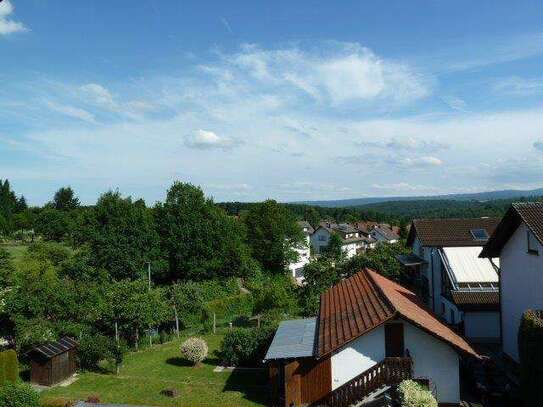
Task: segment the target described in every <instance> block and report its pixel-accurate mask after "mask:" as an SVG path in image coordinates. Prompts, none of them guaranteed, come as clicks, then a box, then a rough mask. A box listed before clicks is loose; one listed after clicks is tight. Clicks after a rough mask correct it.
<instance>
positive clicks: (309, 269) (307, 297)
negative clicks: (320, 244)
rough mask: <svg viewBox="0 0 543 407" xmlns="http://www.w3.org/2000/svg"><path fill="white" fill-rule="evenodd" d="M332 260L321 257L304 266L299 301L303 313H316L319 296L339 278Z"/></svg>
mask: <svg viewBox="0 0 543 407" xmlns="http://www.w3.org/2000/svg"><path fill="white" fill-rule="evenodd" d="M338 272H339V270H338V268H337V267H335V265H334V262H333V260H331V259H330V258H327V257H321V258H319V259H317V260H314V261H312V262H310V263H308V264H306V265H305V266H304V285H303V286H302V287H301V288H300V291H301V292H300V294H301V295H300V303H301V307H302V310H303V313H304V315H306V316H314V315H317V313H318V311H319V306H320V296H321V294H322V293H323V292H325V291H326V290H327V289H329V288H330V287H332V286H333V285H334V284H336V283H338V282H339V280H340V276H339V273H338Z"/></svg>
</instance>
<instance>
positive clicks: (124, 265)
mask: <svg viewBox="0 0 543 407" xmlns="http://www.w3.org/2000/svg"><path fill="white" fill-rule="evenodd" d="M76 240H77V241H78V242H85V243H87V244H88V246H89V248H90V250H91V252H92V265H93V266H95V267H96V268H99V269H105V270H108V271H109V273H110V275H111V277H112V278H114V279H116V280H122V279H125V278H129V279H137V278H139V277H141V276H142V275H143V273H144V270H145V264H146V263H147V262H148V261H151V262H153V261H156V260H157V258H158V256H159V251H158V240H159V239H158V235H157V233H156V230H155V226H154V221H153V216H152V213H151V210H150V209H148V208H146V207H145V205H144V204H143V203H142V202H141V201H136V202H132V199H131V198H130V197H128V198H122V197H121V195H120V194H119V193H118V192H107V193H105V194H103V195H102V196H101V197H100V198H99V199H98V202H97V204H96V206H95V207H94V209H92V210H90V211H87V212H85V213H84V215H83V220H82V225H81V230H80V231H78V236H77V239H76ZM153 270H155V271H157V268H155V267H153Z"/></svg>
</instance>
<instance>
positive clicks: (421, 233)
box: [407, 218, 500, 247]
mask: <svg viewBox="0 0 543 407" xmlns="http://www.w3.org/2000/svg"><path fill="white" fill-rule="evenodd" d="M499 222H500V219H499V218H471V219H415V220H413V223H412V227H411V228H410V230H409V236H408V237H407V244H408V245H409V246H412V245H413V242H414V240H415V237H418V238H419V240H420V241H421V243H422V245H423V246H437V247H445V246H483V245H484V244H485V242H486V241H484V240H476V239H474V237H473V234H472V230H476V229H484V230H486V232H487V233H488V235H489V236H490V235H491V234H492V233H493V232H494V229H495V228H496V226H497V225H498V223H499Z"/></svg>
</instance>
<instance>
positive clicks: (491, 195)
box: [293, 188, 543, 208]
mask: <svg viewBox="0 0 543 407" xmlns="http://www.w3.org/2000/svg"><path fill="white" fill-rule="evenodd" d="M536 196H537V197H539V196H543V188H538V189H531V190H517V189H505V190H501V191H489V192H476V193H469V194H446V195H430V196H428V195H426V196H388V197H372V198H352V199H338V200H330V201H302V202H293V203H301V204H306V205H314V206H322V207H325V208H346V207H359V206H365V205H371V204H375V203H381V202H392V201H432V200H452V201H478V202H484V201H491V200H496V199H515V198H523V197H524V198H529V197H536Z"/></svg>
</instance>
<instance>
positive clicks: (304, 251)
mask: <svg viewBox="0 0 543 407" xmlns="http://www.w3.org/2000/svg"><path fill="white" fill-rule="evenodd" d="M298 226H300V228H301V229H302V231H303V233H304V237H305V240H304V243H303V245H300V246H299V247H295V248H294V250H295V251H296V253H297V254H298V259H297V260H296V261H295V262H293V263H290V264H289V265H288V269H289V271H290V272H291V274H292V277H293V278H295V279H296V281H297V282H298V283H301V282H303V281H304V274H303V271H304V266H305V265H306V264H307V263H309V261H310V257H311V252H310V246H311V234H312V233H313V232H314V230H313V227H312V226H311V225H310V224H309V222H306V221H299V222H298Z"/></svg>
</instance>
